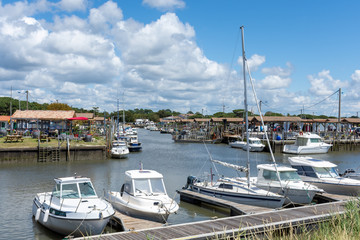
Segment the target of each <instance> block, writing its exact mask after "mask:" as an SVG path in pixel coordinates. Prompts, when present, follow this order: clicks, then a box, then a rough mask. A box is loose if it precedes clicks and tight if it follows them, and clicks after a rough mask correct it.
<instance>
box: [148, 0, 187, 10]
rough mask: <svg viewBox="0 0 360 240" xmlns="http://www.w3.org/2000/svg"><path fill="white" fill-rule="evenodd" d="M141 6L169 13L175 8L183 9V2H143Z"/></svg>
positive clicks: (166, 0) (149, 0)
mask: <svg viewBox="0 0 360 240" xmlns="http://www.w3.org/2000/svg"><path fill="white" fill-rule="evenodd" d="M143 4H144V5H148V6H150V7H153V8H157V9H159V10H161V11H168V10H170V11H171V10H174V9H176V8H184V7H185V2H184V1H183V0H143Z"/></svg>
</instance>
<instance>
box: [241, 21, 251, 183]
mask: <svg viewBox="0 0 360 240" xmlns="http://www.w3.org/2000/svg"><path fill="white" fill-rule="evenodd" d="M240 29H241V42H242V58H243V76H244V105H245V131H246V146H247V147H246V156H247V162H246V167H247V169H248V171H247V172H246V177H247V183H248V188H250V147H249V121H248V105H247V91H246V69H245V62H246V56H245V42H244V26H241V27H240Z"/></svg>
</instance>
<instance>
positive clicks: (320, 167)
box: [289, 157, 339, 178]
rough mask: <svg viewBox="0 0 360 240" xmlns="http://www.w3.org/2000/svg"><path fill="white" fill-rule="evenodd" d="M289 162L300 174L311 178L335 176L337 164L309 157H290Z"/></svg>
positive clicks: (336, 174)
mask: <svg viewBox="0 0 360 240" xmlns="http://www.w3.org/2000/svg"><path fill="white" fill-rule="evenodd" d="M289 162H290V164H291V166H292V167H293V168H296V169H297V173H298V174H299V175H300V176H307V177H313V178H337V177H339V174H338V172H337V170H336V167H337V165H336V164H333V163H331V162H329V161H324V160H319V159H315V158H311V157H290V158H289Z"/></svg>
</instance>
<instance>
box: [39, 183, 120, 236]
mask: <svg viewBox="0 0 360 240" xmlns="http://www.w3.org/2000/svg"><path fill="white" fill-rule="evenodd" d="M32 214H33V216H34V218H35V220H36V221H37V222H39V223H40V224H41V225H43V226H45V227H46V228H49V229H51V230H52V231H55V232H57V233H59V234H61V235H64V236H88V235H96V234H101V233H102V231H103V230H104V228H105V226H106V224H107V223H108V221H109V220H110V217H111V216H112V215H114V214H115V211H114V209H113V207H112V206H111V204H110V203H108V202H107V201H106V200H103V199H100V198H98V196H97V195H96V192H95V189H94V187H93V185H92V183H91V180H90V179H89V178H86V177H79V176H75V177H65V178H55V187H54V190H53V191H52V192H44V193H38V194H36V196H35V198H34V201H33V208H32Z"/></svg>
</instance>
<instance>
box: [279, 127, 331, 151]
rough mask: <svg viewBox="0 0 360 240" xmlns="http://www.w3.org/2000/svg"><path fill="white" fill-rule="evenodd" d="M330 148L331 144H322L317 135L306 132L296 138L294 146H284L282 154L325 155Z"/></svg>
mask: <svg viewBox="0 0 360 240" xmlns="http://www.w3.org/2000/svg"><path fill="white" fill-rule="evenodd" d="M331 146H332V144H328V143H325V142H323V141H322V139H321V137H320V136H319V135H317V134H314V133H308V132H306V133H303V134H299V135H298V136H297V137H296V140H295V144H292V145H284V148H283V152H284V153H291V154H317V153H327V152H328V151H329V149H330V147H331Z"/></svg>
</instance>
